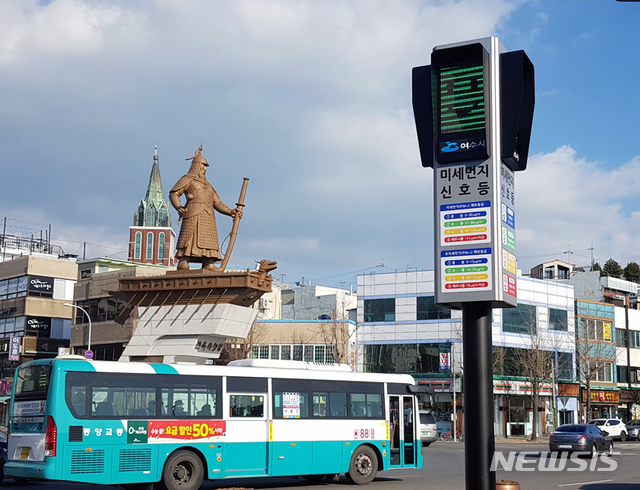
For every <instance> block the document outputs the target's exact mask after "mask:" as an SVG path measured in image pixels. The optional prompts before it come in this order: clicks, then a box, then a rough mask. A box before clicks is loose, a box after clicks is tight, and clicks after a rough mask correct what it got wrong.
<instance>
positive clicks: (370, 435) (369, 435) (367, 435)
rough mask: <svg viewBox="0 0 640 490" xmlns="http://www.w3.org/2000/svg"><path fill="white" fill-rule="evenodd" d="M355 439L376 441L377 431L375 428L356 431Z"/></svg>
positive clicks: (354, 433) (354, 432)
mask: <svg viewBox="0 0 640 490" xmlns="http://www.w3.org/2000/svg"><path fill="white" fill-rule="evenodd" d="M353 438H354V439H375V431H374V429H373V427H372V428H371V429H354V431H353Z"/></svg>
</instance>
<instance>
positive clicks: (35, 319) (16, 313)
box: [0, 255, 78, 378]
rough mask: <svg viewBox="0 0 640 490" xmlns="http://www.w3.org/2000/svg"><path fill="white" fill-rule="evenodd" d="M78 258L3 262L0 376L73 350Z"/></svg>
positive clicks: (0, 265) (0, 274)
mask: <svg viewBox="0 0 640 490" xmlns="http://www.w3.org/2000/svg"><path fill="white" fill-rule="evenodd" d="M77 276H78V266H77V264H76V262H75V260H65V259H57V258H52V257H40V256H37V255H27V256H25V257H21V258H15V259H13V260H7V261H5V262H2V263H0V376H1V377H2V378H6V377H9V376H12V374H13V372H14V371H15V368H16V366H18V365H19V364H21V363H23V362H26V361H29V360H31V359H35V358H42V357H55V356H56V355H58V351H59V349H60V348H68V347H69V337H70V335H71V318H72V316H73V309H72V308H70V307H69V306H66V305H65V303H70V302H72V301H73V289H74V285H75V283H76V279H77Z"/></svg>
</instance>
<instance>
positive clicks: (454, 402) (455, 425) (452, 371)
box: [451, 342, 458, 442]
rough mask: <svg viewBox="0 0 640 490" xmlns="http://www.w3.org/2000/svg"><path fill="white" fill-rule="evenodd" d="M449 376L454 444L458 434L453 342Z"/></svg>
mask: <svg viewBox="0 0 640 490" xmlns="http://www.w3.org/2000/svg"><path fill="white" fill-rule="evenodd" d="M451 374H453V410H452V411H451V420H452V421H453V442H456V440H457V439H456V437H458V436H457V433H458V421H457V417H456V415H457V411H456V408H457V406H458V405H457V404H456V370H455V366H454V363H453V342H452V343H451Z"/></svg>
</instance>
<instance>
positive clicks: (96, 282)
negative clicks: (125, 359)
mask: <svg viewBox="0 0 640 490" xmlns="http://www.w3.org/2000/svg"><path fill="white" fill-rule="evenodd" d="M78 268H79V272H78V274H79V277H78V281H77V283H76V284H75V288H74V295H73V297H74V301H75V304H76V306H79V307H80V308H82V310H84V311H86V314H85V312H84V311H82V310H81V309H76V311H75V315H74V322H73V326H72V327H71V339H70V346H71V349H72V350H73V352H74V353H76V354H80V355H84V353H85V352H86V350H87V348H88V346H89V344H91V350H92V351H93V353H94V355H93V358H94V359H97V360H106V361H117V360H118V359H120V356H121V355H122V353H123V351H124V348H125V347H126V345H127V343H128V342H129V340H130V339H131V336H132V335H133V331H134V330H135V328H136V326H137V322H138V317H137V315H132V316H127V318H126V320H124V322H123V323H120V322H118V321H116V318H118V315H120V314H121V313H122V311H123V310H124V308H125V306H126V302H124V301H122V300H121V299H118V298H116V297H115V296H114V295H113V294H112V292H113V291H117V290H118V287H119V279H120V278H121V277H138V276H151V275H164V274H165V273H166V271H167V268H166V267H160V266H155V267H154V266H150V265H142V264H136V263H134V262H128V261H125V260H116V259H108V258H103V259H95V260H89V261H81V262H80V263H79V265H78ZM87 315H88V316H89V318H87Z"/></svg>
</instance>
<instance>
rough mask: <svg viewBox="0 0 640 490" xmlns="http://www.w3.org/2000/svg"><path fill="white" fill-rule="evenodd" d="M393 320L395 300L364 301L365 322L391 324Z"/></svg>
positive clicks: (394, 316) (394, 317)
mask: <svg viewBox="0 0 640 490" xmlns="http://www.w3.org/2000/svg"><path fill="white" fill-rule="evenodd" d="M395 319H396V300H395V299H394V298H388V299H365V300H364V321H365V322H393V321H395Z"/></svg>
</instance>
